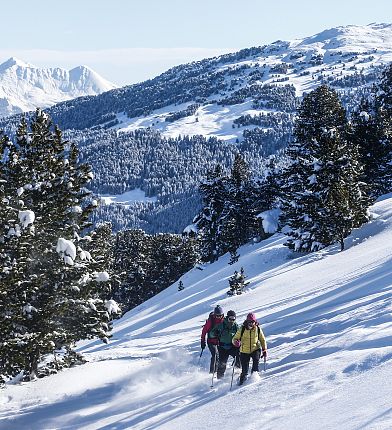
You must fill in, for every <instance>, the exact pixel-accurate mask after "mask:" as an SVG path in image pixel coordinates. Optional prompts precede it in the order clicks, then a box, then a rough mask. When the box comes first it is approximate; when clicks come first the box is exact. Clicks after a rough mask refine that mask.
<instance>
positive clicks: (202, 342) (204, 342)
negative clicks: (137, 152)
mask: <svg viewBox="0 0 392 430" xmlns="http://www.w3.org/2000/svg"><path fill="white" fill-rule="evenodd" d="M200 346H201V349H204V348H205V347H206V341H205V340H202V341H201V344H200Z"/></svg>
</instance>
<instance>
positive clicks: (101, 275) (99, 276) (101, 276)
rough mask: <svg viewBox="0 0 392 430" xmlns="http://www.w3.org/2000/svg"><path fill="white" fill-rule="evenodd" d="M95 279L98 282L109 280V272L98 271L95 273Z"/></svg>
mask: <svg viewBox="0 0 392 430" xmlns="http://www.w3.org/2000/svg"><path fill="white" fill-rule="evenodd" d="M94 279H95V280H96V281H97V282H107V281H108V280H109V279H110V276H109V273H108V272H97V273H95V275H94Z"/></svg>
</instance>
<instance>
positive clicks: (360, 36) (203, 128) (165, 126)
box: [116, 24, 392, 142]
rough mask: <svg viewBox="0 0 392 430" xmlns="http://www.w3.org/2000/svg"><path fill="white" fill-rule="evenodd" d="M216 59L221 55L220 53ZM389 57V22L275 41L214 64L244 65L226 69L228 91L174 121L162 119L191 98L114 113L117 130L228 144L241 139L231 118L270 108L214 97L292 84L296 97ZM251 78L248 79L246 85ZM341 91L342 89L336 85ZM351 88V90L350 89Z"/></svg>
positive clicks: (222, 67) (391, 39) (391, 54)
mask: <svg viewBox="0 0 392 430" xmlns="http://www.w3.org/2000/svg"><path fill="white" fill-rule="evenodd" d="M221 58H224V56H223V57H221ZM391 61H392V24H369V25H366V26H357V25H348V26H342V27H336V28H331V29H328V30H325V31H322V32H321V33H318V34H316V35H313V36H310V37H306V38H303V39H296V40H292V41H281V40H279V41H276V42H274V43H272V44H270V45H267V46H265V47H263V49H262V53H261V54H258V55H250V56H249V57H248V58H245V59H242V60H240V61H236V62H233V63H224V64H222V63H219V62H218V63H217V64H218V66H217V69H216V70H218V71H221V72H225V71H226V72H230V71H234V70H236V68H238V67H243V66H249V68H247V69H244V70H243V71H242V72H241V73H240V74H238V73H237V74H235V75H234V76H232V75H231V74H230V73H228V75H227V77H226V83H228V84H229V85H231V84H230V83H231V82H232V79H233V77H235V78H236V80H237V82H236V83H235V84H234V86H231V89H230V90H228V91H225V92H221V93H219V94H216V95H213V96H210V97H209V99H210V100H209V101H207V102H206V103H204V104H203V105H201V106H200V107H199V108H198V109H197V110H196V112H195V113H194V114H193V115H190V116H187V117H185V118H181V119H179V120H177V121H174V122H165V119H166V118H167V117H168V116H169V115H170V113H173V112H178V111H180V110H183V109H186V107H187V106H189V105H191V104H193V103H195V101H192V102H189V103H186V104H182V105H178V104H172V105H169V106H167V107H165V108H162V109H159V110H155V111H154V112H153V113H151V114H150V115H145V116H140V117H136V118H128V117H126V116H124V115H123V114H122V113H121V114H119V115H118V117H117V118H118V120H119V122H120V124H119V125H117V126H116V128H117V129H118V130H119V131H120V132H127V131H133V130H135V129H137V128H147V127H152V128H154V129H156V130H159V131H161V132H162V134H163V135H164V136H167V137H176V136H179V135H187V134H189V135H203V136H206V137H210V136H214V137H218V138H220V139H223V140H226V141H228V142H235V141H236V139H239V140H240V141H241V140H242V133H243V131H244V129H245V128H248V129H249V128H254V127H249V126H245V127H239V128H233V127H232V125H233V120H234V119H236V118H238V117H240V116H241V115H257V114H259V113H264V114H266V113H268V112H275V111H276V110H275V109H271V110H268V109H254V108H253V107H252V97H250V98H249V99H248V100H246V101H245V102H241V103H239V104H235V105H223V106H222V105H219V104H216V101H217V100H220V99H223V98H224V97H225V96H226V97H227V96H229V95H230V94H232V93H233V92H235V91H238V90H240V89H244V88H246V87H249V86H251V85H256V84H270V85H278V86H284V85H293V86H294V87H295V91H296V95H297V97H301V96H302V95H303V93H306V92H309V91H312V90H313V89H315V88H316V87H317V86H318V85H320V84H321V83H322V82H326V83H330V82H331V80H335V79H344V78H345V77H350V76H354V75H356V74H361V75H368V74H369V73H371V72H373V71H374V68H375V67H377V66H382V65H386V64H388V63H390V62H391ZM282 65H284V66H288V69H287V71H286V72H285V73H283V72H280V71H276V70H279V66H282ZM256 70H259V71H260V72H261V73H262V74H263V76H262V77H260V79H259V80H251V81H249V77H250V76H251V73H253V72H255V71H256ZM250 82H251V83H250ZM335 89H337V90H338V91H339V92H345V91H346V90H347V88H344V87H343V88H339V87H337V88H335ZM350 90H351V91H354V92H355V90H356V88H350Z"/></svg>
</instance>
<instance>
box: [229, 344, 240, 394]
mask: <svg viewBox="0 0 392 430" xmlns="http://www.w3.org/2000/svg"><path fill="white" fill-rule="evenodd" d="M237 360H239V357H238V351H237V354H236V356H235V357H234V360H233V372H232V374H231V384H230V391H231V389H232V388H233V379H234V370H235V365H236V362H237Z"/></svg>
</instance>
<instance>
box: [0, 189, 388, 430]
mask: <svg viewBox="0 0 392 430" xmlns="http://www.w3.org/2000/svg"><path fill="white" fill-rule="evenodd" d="M371 212H372V214H373V216H372V221H371V222H369V223H368V224H367V225H365V226H363V227H362V228H360V229H357V230H355V231H354V232H353V233H352V235H351V236H350V237H348V238H347V239H346V241H345V244H346V250H345V251H343V252H339V248H340V247H339V245H334V246H331V247H328V248H326V249H323V250H321V251H319V252H315V253H312V254H305V255H303V254H302V255H299V256H294V255H293V254H292V253H291V252H290V251H289V250H288V249H287V248H286V247H284V246H283V242H284V241H285V238H284V237H282V235H280V234H275V235H273V236H272V237H270V238H269V239H267V240H265V241H262V242H260V243H258V244H249V245H246V246H244V247H242V248H241V249H240V250H239V253H240V255H241V256H240V258H239V261H238V262H237V263H235V264H233V265H228V262H229V256H228V255H225V256H223V257H221V258H220V259H219V261H217V262H216V263H214V264H208V265H204V266H203V270H198V269H196V268H195V269H193V270H191V271H190V272H188V273H187V274H185V275H184V276H182V277H181V280H182V282H183V283H184V286H185V289H184V290H182V291H178V281H176V282H175V283H174V284H173V285H172V286H170V287H169V288H168V289H166V290H165V291H163V292H161V293H160V294H158V295H157V296H155V297H153V298H151V299H150V300H148V301H147V302H145V303H143V304H142V305H140V306H138V307H137V308H135V309H133V310H132V311H130V312H128V313H127V314H126V315H125V316H124V317H123V318H122V319H120V320H118V321H116V322H115V324H114V330H113V337H112V338H111V340H110V343H109V344H108V345H105V344H102V343H101V342H99V341H85V342H84V343H82V344H80V346H79V350H80V351H81V352H83V354H84V355H85V357H86V358H87V359H88V361H89V362H88V363H87V364H85V365H83V366H76V367H74V368H71V369H67V370H64V371H62V372H60V373H59V374H57V375H53V376H50V377H47V378H43V379H39V380H36V381H34V382H31V383H14V384H10V385H8V386H7V387H6V388H5V389H4V390H3V391H2V396H1V398H0V428H1V429H3V428H4V429H22V428H29V429H31V430H38V429H39V430H42V429H66V430H71V429H73V430H79V429H86V430H87V429H88V430H92V429H132V430H141V429H160V430H163V429H166V430H176V429H184V428H187V429H189V430H197V429H200V430H205V429H206V428H207V427H208V426H209V425H210V423H211V422H218V421H217V420H219V427H222V428H231V427H232V426H233V424H235V425H238V424H240V428H241V430H258V429H260V428H263V429H266V430H276V429H279V430H286V429H287V430H297V429H298V430H299V429H300V430H313V429H315V428H317V429H340V430H354V429H355V430H358V429H378V430H387V429H391V428H392V409H391V405H390V399H391V393H392V392H391V386H390V383H389V381H390V380H391V376H392V342H391V341H392V255H391V252H390V244H391V241H392V195H388V196H385V197H384V198H383V199H380V201H378V202H377V203H376V204H375V205H374V206H373V207H372V208H371ZM62 249H64V250H65V249H68V248H67V246H66V245H65V244H64V245H62ZM241 267H244V270H245V274H246V276H247V280H248V281H249V282H250V284H249V286H248V287H247V289H246V291H245V292H244V293H243V294H242V295H240V296H233V297H228V296H227V295H226V291H227V287H228V279H229V278H230V277H231V276H232V274H233V273H234V271H235V270H237V271H239V270H240V268H241ZM217 303H219V304H220V305H221V306H222V307H223V309H224V310H225V311H226V312H227V310H229V309H234V310H235V311H236V313H237V316H238V321H239V322H241V321H242V320H243V319H244V318H245V316H246V315H247V313H248V312H255V314H256V316H257V317H258V320H259V322H260V324H261V325H262V327H263V330H264V332H265V334H266V337H267V341H268V354H269V355H268V362H267V368H266V371H265V372H264V371H263V370H261V372H260V380H258V378H257V375H255V376H254V377H253V378H252V379H251V380H249V381H247V382H246V383H245V385H244V386H242V387H238V386H236V385H235V386H234V387H233V390H232V391H231V392H230V391H229V388H230V379H231V367H228V369H227V372H226V375H225V377H224V379H223V380H220V381H219V382H215V383H214V388H213V389H211V388H210V383H211V377H210V375H209V374H208V373H207V367H208V363H209V353H208V351H207V350H205V351H204V354H203V355H202V357H201V359H200V363H199V355H200V344H199V342H200V340H199V339H200V333H201V327H202V325H203V323H204V321H205V319H206V317H207V316H208V314H209V312H210V311H211V310H212V309H213V308H214V306H215V305H216V304H217ZM109 308H111V305H109ZM109 308H108V307H107V309H109ZM229 364H230V362H229ZM237 376H238V373H237V374H236V377H237ZM208 417H213V420H212V421H211V419H210V418H208Z"/></svg>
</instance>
